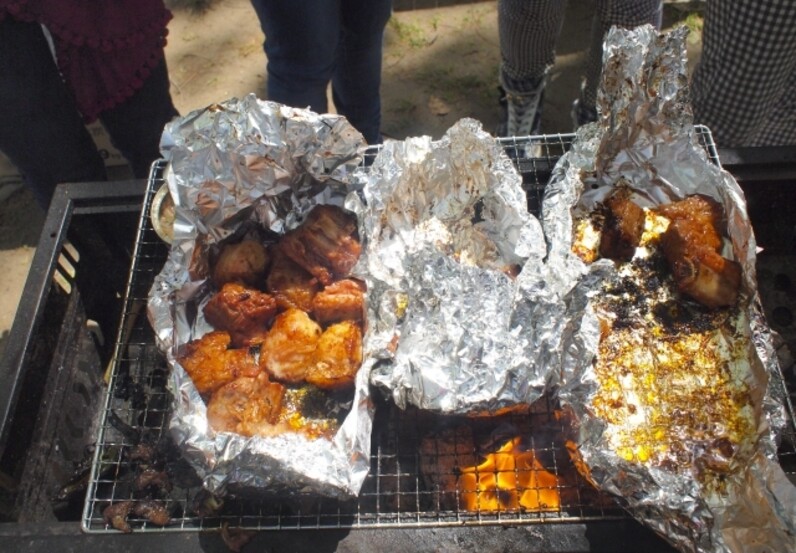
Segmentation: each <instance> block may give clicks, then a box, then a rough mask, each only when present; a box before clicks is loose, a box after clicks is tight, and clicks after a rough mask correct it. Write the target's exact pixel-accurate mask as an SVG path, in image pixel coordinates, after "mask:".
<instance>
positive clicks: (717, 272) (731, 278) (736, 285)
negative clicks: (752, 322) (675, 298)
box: [658, 195, 742, 308]
mask: <svg viewBox="0 0 796 553" xmlns="http://www.w3.org/2000/svg"><path fill="white" fill-rule="evenodd" d="M658 212H659V213H660V214H661V215H663V216H664V217H666V218H668V219H669V220H670V221H671V222H670V223H669V227H668V229H667V230H666V232H665V233H664V234H663V238H662V240H661V246H662V247H663V253H664V255H665V256H666V260H667V261H668V262H669V265H670V266H671V268H672V273H673V274H674V279H675V282H676V283H677V288H678V290H680V292H682V293H684V294H687V295H688V296H691V297H692V298H693V299H695V300H697V301H698V302H699V303H701V304H703V305H705V306H707V307H710V308H716V307H724V306H729V305H734V304H735V302H736V300H737V299H738V292H739V290H740V287H741V276H742V275H741V266H740V265H739V264H738V263H737V262H735V261H732V260H729V259H726V258H724V257H722V256H721V253H720V251H721V245H722V239H721V236H720V235H719V232H718V227H719V224H720V222H721V221H722V217H723V210H722V208H721V205H720V204H719V203H718V202H716V201H715V200H713V199H712V198H709V197H707V196H702V195H695V196H689V197H688V198H686V199H685V200H681V201H678V202H673V203H671V204H667V205H663V206H660V207H659V208H658Z"/></svg>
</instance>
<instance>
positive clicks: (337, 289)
mask: <svg viewBox="0 0 796 553" xmlns="http://www.w3.org/2000/svg"><path fill="white" fill-rule="evenodd" d="M312 314H313V316H314V317H315V320H316V321H318V322H319V323H321V324H329V323H334V322H339V321H361V320H362V319H363V318H364V314H365V285H364V284H363V283H361V282H360V281H358V280H354V279H350V278H347V279H343V280H338V281H337V282H333V283H332V284H330V285H329V286H327V287H326V288H324V289H323V290H322V291H321V292H319V293H318V294H317V295H316V296H315V298H314V299H313V301H312Z"/></svg>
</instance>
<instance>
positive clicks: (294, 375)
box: [260, 309, 321, 383]
mask: <svg viewBox="0 0 796 553" xmlns="http://www.w3.org/2000/svg"><path fill="white" fill-rule="evenodd" d="M320 336H321V327H320V326H318V323H316V322H315V321H313V320H312V319H310V317H309V315H307V314H306V313H305V312H304V311H301V310H299V309H288V310H287V311H285V312H284V313H280V314H279V315H278V316H277V318H276V319H275V320H274V324H273V326H272V327H271V330H270V331H269V332H268V335H267V336H266V337H265V340H264V341H263V343H262V345H261V346H260V366H261V367H263V369H265V370H266V371H268V373H269V374H270V375H271V376H272V377H273V378H274V379H275V380H278V381H280V382H290V383H298V382H302V381H303V380H304V379H305V377H306V374H307V371H308V370H309V368H310V367H311V366H312V363H313V360H314V355H315V348H316V347H317V346H318V339H319V338H320Z"/></svg>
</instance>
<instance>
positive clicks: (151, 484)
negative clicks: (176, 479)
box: [134, 468, 171, 492]
mask: <svg viewBox="0 0 796 553" xmlns="http://www.w3.org/2000/svg"><path fill="white" fill-rule="evenodd" d="M134 486H135V489H136V490H137V491H143V490H146V489H148V488H154V489H156V490H165V491H167V492H169V491H171V481H170V480H169V475H168V474H166V471H164V470H155V469H151V468H147V469H144V470H143V471H141V473H140V474H139V475H138V476H136V478H135V483H134Z"/></svg>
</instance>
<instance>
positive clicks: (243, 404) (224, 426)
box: [207, 373, 285, 436]
mask: <svg viewBox="0 0 796 553" xmlns="http://www.w3.org/2000/svg"><path fill="white" fill-rule="evenodd" d="M284 394H285V388H284V386H282V385H281V384H279V383H277V382H271V381H270V380H269V379H268V375H267V374H266V373H260V374H259V375H258V376H257V377H255V378H250V377H242V378H238V379H237V380H234V381H232V382H230V383H229V384H227V385H225V386H223V387H221V388H219V390H218V391H217V392H216V393H214V394H213V397H211V398H210V401H209V403H208V404H207V420H208V422H209V423H210V427H211V428H212V429H213V430H215V431H217V432H237V433H238V434H242V435H244V436H253V435H255V434H256V435H273V434H278V433H281V432H283V431H284V428H280V427H279V425H278V424H277V423H278V422H279V414H280V412H281V410H282V398H283V397H284Z"/></svg>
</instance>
